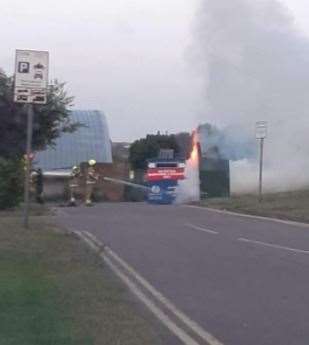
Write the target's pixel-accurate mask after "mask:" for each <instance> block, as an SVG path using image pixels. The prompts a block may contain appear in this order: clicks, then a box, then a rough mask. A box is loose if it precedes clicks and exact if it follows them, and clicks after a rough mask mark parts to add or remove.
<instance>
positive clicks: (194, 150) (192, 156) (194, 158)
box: [190, 144, 198, 163]
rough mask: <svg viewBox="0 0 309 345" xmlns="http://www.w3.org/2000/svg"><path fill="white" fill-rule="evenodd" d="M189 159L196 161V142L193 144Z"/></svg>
mask: <svg viewBox="0 0 309 345" xmlns="http://www.w3.org/2000/svg"><path fill="white" fill-rule="evenodd" d="M190 161H192V162H193V163H196V162H198V145H197V144H194V146H193V150H192V152H191V157H190Z"/></svg>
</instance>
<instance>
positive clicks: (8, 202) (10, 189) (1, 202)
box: [0, 158, 24, 209]
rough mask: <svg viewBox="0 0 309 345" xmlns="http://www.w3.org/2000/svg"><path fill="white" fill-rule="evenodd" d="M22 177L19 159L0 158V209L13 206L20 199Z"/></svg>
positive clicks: (22, 171)
mask: <svg viewBox="0 0 309 345" xmlns="http://www.w3.org/2000/svg"><path fill="white" fill-rule="evenodd" d="M23 179H24V165H23V162H22V161H21V160H18V159H15V160H14V159H3V158H0V209H7V208H12V207H15V206H17V205H18V204H19V203H20V202H21V201H22V196H23Z"/></svg>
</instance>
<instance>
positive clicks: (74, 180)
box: [69, 166, 80, 206]
mask: <svg viewBox="0 0 309 345" xmlns="http://www.w3.org/2000/svg"><path fill="white" fill-rule="evenodd" d="M79 178H80V168H79V167H78V166H74V167H73V168H72V171H71V174H70V184H69V188H70V202H69V206H76V198H75V197H76V192H77V189H78V187H79Z"/></svg>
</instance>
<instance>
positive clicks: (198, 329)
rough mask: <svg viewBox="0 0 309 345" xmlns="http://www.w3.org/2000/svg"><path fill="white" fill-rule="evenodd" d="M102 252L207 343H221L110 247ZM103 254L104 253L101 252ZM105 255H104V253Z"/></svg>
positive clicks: (94, 240) (99, 243)
mask: <svg viewBox="0 0 309 345" xmlns="http://www.w3.org/2000/svg"><path fill="white" fill-rule="evenodd" d="M85 234H86V235H87V236H88V237H89V238H91V239H92V241H93V242H95V243H96V244H97V248H103V247H104V245H103V243H102V242H100V241H99V240H98V239H97V238H96V237H95V236H94V235H92V234H91V233H89V232H87V231H85ZM104 252H105V253H107V254H108V255H110V257H112V258H113V259H114V260H115V261H117V262H118V263H119V265H121V266H122V267H123V269H124V270H126V271H127V272H129V273H130V274H131V275H132V276H133V277H134V278H135V279H136V281H138V282H139V283H140V284H141V285H142V286H143V287H144V288H145V289H146V290H147V291H148V292H150V293H151V295H152V296H153V297H154V298H156V300H157V301H159V302H160V303H162V305H163V306H164V307H165V308H166V309H167V310H169V311H170V312H171V313H173V314H174V315H175V316H176V317H177V318H178V319H179V320H180V321H182V322H183V323H184V324H185V325H186V326H187V327H189V328H190V329H191V330H192V331H193V332H194V333H195V334H196V335H198V336H199V337H200V338H201V339H203V340H205V341H206V342H208V344H209V345H223V343H221V342H220V341H219V340H218V339H216V338H215V337H214V336H213V335H212V334H210V333H209V332H207V331H206V330H205V329H204V328H202V327H201V326H200V325H199V324H198V323H197V322H195V321H193V320H191V319H190V318H189V317H188V316H187V315H186V314H184V313H183V312H182V311H181V310H179V309H178V308H177V307H176V306H175V305H174V304H173V303H172V302H171V301H170V300H168V299H167V298H166V297H165V296H163V295H162V294H161V292H159V291H158V290H157V289H156V288H155V287H154V286H152V285H151V284H150V283H149V282H148V281H147V280H146V279H145V278H143V277H142V276H141V275H140V274H139V273H138V272H137V271H136V270H135V269H134V268H133V267H131V266H130V265H129V264H128V263H126V262H125V261H124V260H123V259H121V258H120V257H119V256H118V255H117V254H116V253H115V252H114V251H113V250H112V249H110V248H108V247H107V246H105V247H104ZM102 255H104V254H102ZM105 256H106V255H105Z"/></svg>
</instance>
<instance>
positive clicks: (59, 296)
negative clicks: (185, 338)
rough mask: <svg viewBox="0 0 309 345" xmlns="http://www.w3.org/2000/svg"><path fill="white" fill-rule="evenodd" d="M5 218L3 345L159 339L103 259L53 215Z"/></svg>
mask: <svg viewBox="0 0 309 345" xmlns="http://www.w3.org/2000/svg"><path fill="white" fill-rule="evenodd" d="M19 224H20V219H18V218H16V217H12V215H11V216H10V217H4V216H2V217H1V218H0V345H15V344H16V345H17V344H18V345H28V344H29V345H30V344H31V345H69V344H70V345H71V344H72V345H73V344H74V345H79V344H80V345H92V344H93V345H96V344H100V345H105V344H106V345H113V344H115V345H116V344H117V345H120V344H125V345H130V344H132V345H133V344H134V345H142V344H147V345H148V344H157V343H158V342H157V341H155V331H154V330H153V329H152V326H151V325H150V323H149V322H147V321H145V320H144V319H143V317H142V316H141V315H140V314H139V312H138V311H137V309H136V306H135V304H133V302H131V301H130V299H129V298H128V296H127V292H126V290H125V289H124V288H123V287H122V286H121V285H120V284H119V282H118V281H117V280H116V279H115V278H114V277H113V276H112V275H111V273H110V272H109V271H107V270H106V268H105V267H104V265H103V264H102V262H101V260H100V259H99V258H98V257H97V256H96V255H94V254H93V253H92V252H90V251H89V250H88V249H87V248H86V247H85V245H84V244H83V243H82V242H81V241H80V240H78V239H77V238H76V237H74V236H72V235H68V234H65V233H62V232H60V231H54V230H58V229H56V228H55V226H54V225H53V224H52V222H51V221H50V220H49V221H47V220H46V217H33V218H32V221H31V224H32V225H31V230H28V231H25V230H23V229H22V228H21V227H20V226H19Z"/></svg>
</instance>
